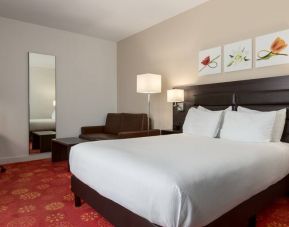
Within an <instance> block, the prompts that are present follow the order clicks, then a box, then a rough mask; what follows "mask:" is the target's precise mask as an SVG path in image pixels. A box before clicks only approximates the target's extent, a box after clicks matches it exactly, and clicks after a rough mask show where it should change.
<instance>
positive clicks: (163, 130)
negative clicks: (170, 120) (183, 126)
mask: <svg viewBox="0 0 289 227" xmlns="http://www.w3.org/2000/svg"><path fill="white" fill-rule="evenodd" d="M178 133H182V131H180V130H173V129H162V130H161V135H170V134H178Z"/></svg>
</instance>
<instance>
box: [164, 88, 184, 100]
mask: <svg viewBox="0 0 289 227" xmlns="http://www.w3.org/2000/svg"><path fill="white" fill-rule="evenodd" d="M167 101H168V102H183V101H184V90H183V89H171V90H168V91H167Z"/></svg>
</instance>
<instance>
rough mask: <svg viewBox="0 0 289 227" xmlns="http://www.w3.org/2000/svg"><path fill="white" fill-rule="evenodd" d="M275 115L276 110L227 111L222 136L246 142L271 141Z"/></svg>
mask: <svg viewBox="0 0 289 227" xmlns="http://www.w3.org/2000/svg"><path fill="white" fill-rule="evenodd" d="M275 117H276V113H275V112H264V113H244V112H237V111H227V112H226V113H225V118H224V124H223V127H222V129H221V133H220V137H221V138H223V139H230V140H237V141H245V142H270V141H271V137H272V132H273V126H274V122H275Z"/></svg>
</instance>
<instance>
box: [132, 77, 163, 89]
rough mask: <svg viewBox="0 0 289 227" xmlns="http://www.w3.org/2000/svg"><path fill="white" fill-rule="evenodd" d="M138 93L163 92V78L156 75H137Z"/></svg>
mask: <svg viewBox="0 0 289 227" xmlns="http://www.w3.org/2000/svg"><path fill="white" fill-rule="evenodd" d="M136 91H137V93H146V94H153V93H160V92H161V91H162V76H161V75H156V74H149V73H148V74H141V75H137V88H136Z"/></svg>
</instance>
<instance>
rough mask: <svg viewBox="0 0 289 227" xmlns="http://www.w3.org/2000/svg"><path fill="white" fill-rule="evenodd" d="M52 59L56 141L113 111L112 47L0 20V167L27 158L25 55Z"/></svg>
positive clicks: (96, 122) (53, 31)
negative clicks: (53, 56) (36, 54)
mask: <svg viewBox="0 0 289 227" xmlns="http://www.w3.org/2000/svg"><path fill="white" fill-rule="evenodd" d="M29 51H31V52H35V53H43V54H51V55H55V56H56V103H57V108H56V112H57V126H56V128H57V137H67V136H77V135H78V134H79V132H80V127H81V126H84V125H97V124H102V123H103V122H104V120H105V116H106V114H107V112H115V111H116V106H117V103H116V102H117V99H116V92H117V85H116V44H115V43H114V42H110V41H105V40H100V39H96V38H92V37H88V36H83V35H79V34H74V33H70V32H66V31H60V30H56V29H51V28H47V27H42V26H38V25H33V24H27V23H23V22H19V21H15V20H10V19H5V18H0V163H3V162H11V161H16V160H27V159H32V158H33V159H34V158H38V157H37V155H31V156H30V157H29V156H28V155H29V154H28V52H29Z"/></svg>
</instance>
